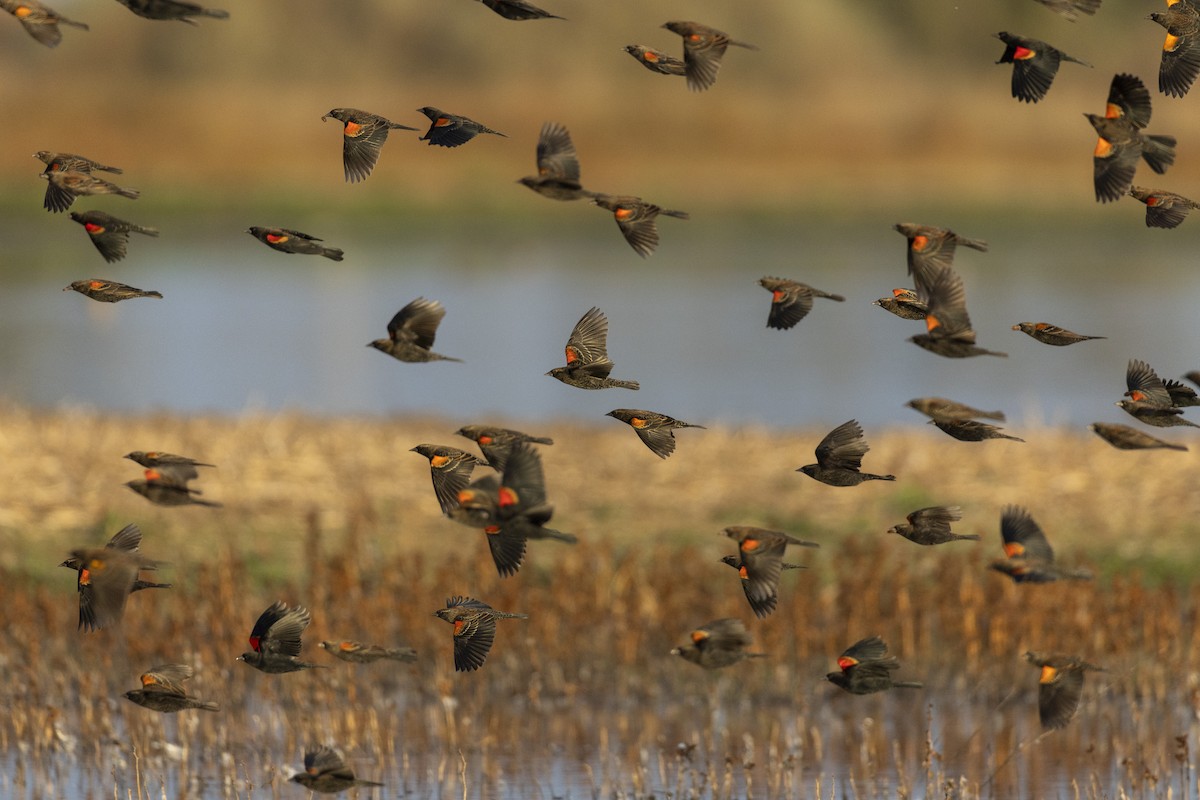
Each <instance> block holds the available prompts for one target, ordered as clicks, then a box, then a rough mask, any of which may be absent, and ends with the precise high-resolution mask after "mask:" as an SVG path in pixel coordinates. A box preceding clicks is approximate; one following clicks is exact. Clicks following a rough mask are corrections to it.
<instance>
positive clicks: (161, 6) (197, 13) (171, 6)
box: [117, 0, 229, 25]
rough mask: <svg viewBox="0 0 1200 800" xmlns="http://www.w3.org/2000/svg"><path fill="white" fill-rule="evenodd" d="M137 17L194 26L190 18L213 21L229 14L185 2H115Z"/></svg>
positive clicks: (127, 0)
mask: <svg viewBox="0 0 1200 800" xmlns="http://www.w3.org/2000/svg"><path fill="white" fill-rule="evenodd" d="M117 2H118V3H120V4H121V5H123V6H125V7H126V8H128V9H129V10H130V11H132V12H133V13H134V14H137V15H138V16H139V17H145V18H146V19H160V20H176V19H177V20H179V21H180V22H186V23H187V24H189V25H195V24H196V22H195V20H192V19H190V17H212V18H213V19H229V12H228V11H222V10H221V9H219V8H204V7H202V6H200V5H198V4H196V3H189V2H186V0H117Z"/></svg>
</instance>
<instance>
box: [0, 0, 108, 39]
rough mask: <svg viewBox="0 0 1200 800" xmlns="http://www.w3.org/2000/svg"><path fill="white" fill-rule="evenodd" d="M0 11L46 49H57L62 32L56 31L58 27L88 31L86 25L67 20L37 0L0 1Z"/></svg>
mask: <svg viewBox="0 0 1200 800" xmlns="http://www.w3.org/2000/svg"><path fill="white" fill-rule="evenodd" d="M0 9H2V10H4V11H7V12H8V13H10V14H12V15H13V16H14V17H16V18H17V21H18V22H20V23H21V27H22V28H24V29H25V32H26V33H28V34H29V35H30V36H32V37H33V38H34V39H35V40H37V41H38V42H40V43H42V44H44V45H46V47H58V44H59V42H61V41H62V31H60V30H59V29H58V26H59V25H70V26H71V27H73V28H79V29H80V30H85V31H86V30H88V26H87V25H84V24H83V23H82V22H76V21H75V20H72V19H67V18H66V17H64V16H63V15H62V14H59V13H58V12H57V11H55V10H54V9H52V8H50V7H49V6H46V5H43V4H42V3H40V2H38V0H0Z"/></svg>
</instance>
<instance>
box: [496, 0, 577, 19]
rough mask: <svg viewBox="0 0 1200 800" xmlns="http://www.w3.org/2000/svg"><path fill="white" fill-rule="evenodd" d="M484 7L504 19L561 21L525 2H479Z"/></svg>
mask: <svg viewBox="0 0 1200 800" xmlns="http://www.w3.org/2000/svg"><path fill="white" fill-rule="evenodd" d="M480 2H482V3H483V4H484V5H485V6H487V7H488V8H490V9H491V10H492V11H495V12H496V13H497V14H499V15H500V16H502V17H504V18H505V19H515V20H526V19H563V17H559V16H555V15H554V14H551V13H550V12H548V11H543V10H542V9H540V8H538V7H537V6H535V5H531V4H529V3H526V2H525V0H480Z"/></svg>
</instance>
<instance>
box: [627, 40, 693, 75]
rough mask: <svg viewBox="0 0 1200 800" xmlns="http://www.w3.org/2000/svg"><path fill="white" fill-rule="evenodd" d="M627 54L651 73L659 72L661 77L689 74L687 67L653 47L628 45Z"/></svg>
mask: <svg viewBox="0 0 1200 800" xmlns="http://www.w3.org/2000/svg"><path fill="white" fill-rule="evenodd" d="M625 52H626V53H629V55H631V56H633V57H634V58H636V59H637V60H638V63H639V64H641V65H642V66H643V67H645V68H646V69H648V70H650V71H651V72H657V73H658V74H659V75H686V74H687V65H685V64H684V63H683V62H682V61H680V60H679V59H678V58H676V57H675V56H672V55H669V54H667V53H664V52H663V51H662V50H655V49H654V48H653V47H646V46H645V45H641V44H627V45H625Z"/></svg>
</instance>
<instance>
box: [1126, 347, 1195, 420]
mask: <svg viewBox="0 0 1200 800" xmlns="http://www.w3.org/2000/svg"><path fill="white" fill-rule="evenodd" d="M1125 388H1126V389H1127V391H1126V392H1125V397H1128V398H1129V399H1130V400H1133V401H1135V402H1146V403H1149V404H1151V405H1156V406H1162V407H1164V408H1166V407H1175V408H1186V407H1188V406H1198V405H1200V397H1197V396H1196V391H1195V390H1194V389H1192V388H1191V387H1190V386H1184V385H1183V384H1182V383H1180V382H1179V381H1174V380H1170V379H1167V380H1163V379H1161V378H1159V377H1158V373H1156V372H1155V371H1154V368H1153V367H1151V366H1150V365H1149V364H1147V363H1146V362H1145V361H1141V360H1139V359H1136V358H1135V359H1130V361H1129V364H1128V365H1127V366H1126V368H1125Z"/></svg>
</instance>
